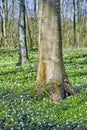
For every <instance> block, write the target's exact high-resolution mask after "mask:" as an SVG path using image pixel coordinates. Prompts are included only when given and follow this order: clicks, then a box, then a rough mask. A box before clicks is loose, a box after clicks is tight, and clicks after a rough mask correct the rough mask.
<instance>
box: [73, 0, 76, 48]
mask: <svg viewBox="0 0 87 130" xmlns="http://www.w3.org/2000/svg"><path fill="white" fill-rule="evenodd" d="M73 8H74V15H73V35H74V46H75V47H76V3H75V0H73Z"/></svg>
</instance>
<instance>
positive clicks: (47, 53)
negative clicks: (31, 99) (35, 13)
mask: <svg viewBox="0 0 87 130" xmlns="http://www.w3.org/2000/svg"><path fill="white" fill-rule="evenodd" d="M39 4H40V13H39V14H40V20H39V24H40V25H39V61H38V71H37V79H36V89H37V94H40V93H42V92H49V96H50V97H51V98H52V99H53V100H54V101H55V102H57V103H58V102H60V101H61V100H62V99H63V98H65V96H66V93H67V92H68V91H67V90H69V92H70V94H71V93H73V91H72V90H70V89H71V86H69V85H70V84H68V83H69V82H68V83H67V82H66V81H68V78H67V76H66V74H65V69H64V64H63V55H62V35H61V17H60V1H58V0H55V1H54V0H42V1H41V0H39ZM64 85H66V86H67V88H66V89H65V86H64ZM43 86H44V87H43Z"/></svg>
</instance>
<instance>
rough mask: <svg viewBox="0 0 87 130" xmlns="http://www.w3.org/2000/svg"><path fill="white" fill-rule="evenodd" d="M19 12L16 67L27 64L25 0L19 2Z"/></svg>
mask: <svg viewBox="0 0 87 130" xmlns="http://www.w3.org/2000/svg"><path fill="white" fill-rule="evenodd" d="M19 7H20V10H19V24H18V32H19V62H18V63H17V65H21V64H26V63H28V50H27V43H26V23H25V0H20V6H19Z"/></svg>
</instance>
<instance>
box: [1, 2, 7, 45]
mask: <svg viewBox="0 0 87 130" xmlns="http://www.w3.org/2000/svg"><path fill="white" fill-rule="evenodd" d="M5 18H6V17H5V1H4V0H2V45H4V44H5V38H6V22H5Z"/></svg>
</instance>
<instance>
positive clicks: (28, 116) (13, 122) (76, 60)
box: [0, 49, 87, 130]
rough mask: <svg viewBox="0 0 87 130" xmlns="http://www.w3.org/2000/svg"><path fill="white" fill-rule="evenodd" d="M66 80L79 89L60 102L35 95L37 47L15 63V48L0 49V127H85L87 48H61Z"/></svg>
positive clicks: (20, 129) (54, 129)
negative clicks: (22, 61)
mask: <svg viewBox="0 0 87 130" xmlns="http://www.w3.org/2000/svg"><path fill="white" fill-rule="evenodd" d="M63 53H64V63H65V66H66V71H67V73H68V76H69V80H70V82H71V83H72V85H73V87H74V88H75V89H76V91H78V92H79V93H80V95H78V96H71V97H68V98H67V99H65V100H63V101H62V102H61V103H60V104H55V103H54V102H53V101H52V100H51V99H50V98H48V97H46V98H45V97H44V98H43V99H41V100H39V99H38V97H37V96H36V95H35V89H34V87H35V79H36V72H37V57H38V56H37V51H35V50H34V51H31V52H30V54H29V60H30V62H29V64H26V65H22V66H19V67H18V66H15V65H16V63H17V61H18V53H17V50H14V49H13V50H12V49H9V50H5V49H3V50H0V130H87V66H86V64H87V51H86V50H85V49H84V50H78V51H76V50H72V51H71V50H64V51H63Z"/></svg>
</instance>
